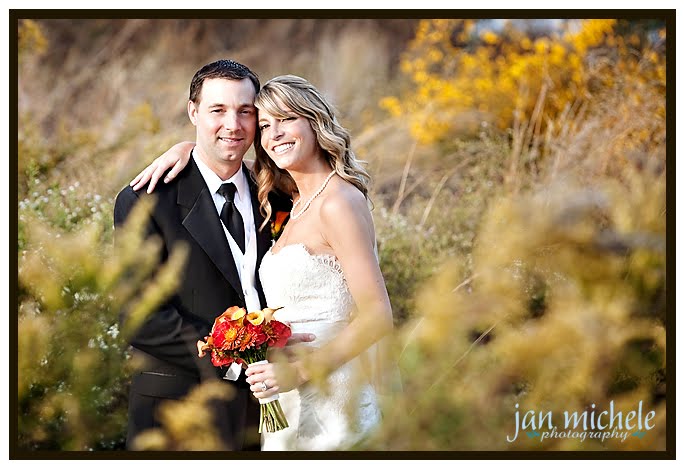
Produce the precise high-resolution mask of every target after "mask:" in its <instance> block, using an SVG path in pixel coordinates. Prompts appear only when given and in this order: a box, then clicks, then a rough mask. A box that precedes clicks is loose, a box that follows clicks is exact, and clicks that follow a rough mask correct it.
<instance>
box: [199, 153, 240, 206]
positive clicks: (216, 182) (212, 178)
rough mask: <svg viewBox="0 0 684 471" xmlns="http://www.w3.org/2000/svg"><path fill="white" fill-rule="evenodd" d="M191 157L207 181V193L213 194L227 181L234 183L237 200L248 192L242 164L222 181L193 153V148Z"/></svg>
mask: <svg viewBox="0 0 684 471" xmlns="http://www.w3.org/2000/svg"><path fill="white" fill-rule="evenodd" d="M192 158H193V159H195V163H196V164H197V168H199V171H200V173H201V174H202V177H203V178H204V181H205V182H206V183H207V186H208V187H209V194H211V195H213V194H214V193H216V192H217V191H218V189H219V188H220V187H221V185H222V184H224V183H229V182H230V183H234V184H235V187H236V188H237V194H238V197H237V199H238V200H241V199H243V198H244V197H245V196H246V195H248V194H249V185H248V183H247V176H246V175H245V172H243V171H242V165H240V168H239V169H238V171H237V172H235V174H233V176H232V177H230V178H229V179H228V180H225V181H223V180H221V178H219V176H218V175H216V174H215V173H214V171H213V170H212V169H210V168H209V167H208V166H207V164H205V163H204V162H203V161H202V159H200V158H199V157H197V156H196V155H195V152H194V150H193V152H192Z"/></svg>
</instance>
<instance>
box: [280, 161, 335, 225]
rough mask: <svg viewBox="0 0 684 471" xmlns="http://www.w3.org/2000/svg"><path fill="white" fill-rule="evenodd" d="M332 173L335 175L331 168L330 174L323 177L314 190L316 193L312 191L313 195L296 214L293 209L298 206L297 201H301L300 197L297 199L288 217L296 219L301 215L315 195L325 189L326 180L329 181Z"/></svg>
mask: <svg viewBox="0 0 684 471" xmlns="http://www.w3.org/2000/svg"><path fill="white" fill-rule="evenodd" d="M333 175H335V170H333V171H332V172H330V174H329V175H328V176H327V177H326V178H325V180H323V184H322V185H321V187H320V188H319V189H318V190H317V191H316V193H314V194H313V195H311V198H309V201H307V202H306V204H305V205H304V207H303V208H302V210H301V211H299V212H298V213H297V214H295V213H294V210H295V209H296V208H297V206H299V203H301V202H302V198H301V197H300V198H299V199H298V200H297V202H296V203H295V204H293V205H292V209H291V210H290V219H298V218H299V216H301V215H302V214H304V211H306V210H307V209H309V206H311V202H312V201H313V200H314V199H316V197H317V196H318V195H320V194H321V193H322V192H323V190H324V189H325V187H326V185H327V184H328V182H329V181H330V179H331V178H332V176H333Z"/></svg>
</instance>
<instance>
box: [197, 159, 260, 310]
mask: <svg viewBox="0 0 684 471" xmlns="http://www.w3.org/2000/svg"><path fill="white" fill-rule="evenodd" d="M192 158H193V159H194V160H195V163H196V164H197V167H198V168H199V171H200V173H201V174H202V177H203V178H204V181H205V182H206V184H207V187H208V188H209V193H210V194H211V196H212V198H213V200H214V206H215V207H216V212H217V214H219V215H220V214H221V209H222V208H223V203H225V202H226V199H225V198H224V197H223V196H221V195H220V194H218V193H217V192H218V189H219V188H220V187H221V185H222V184H224V183H234V184H235V187H236V188H237V191H236V192H235V206H237V208H238V211H240V215H241V216H242V222H243V223H244V225H245V253H244V254H243V253H242V251H241V250H240V247H238V245H237V243H235V239H233V236H232V235H231V234H230V232H228V229H227V228H226V226H225V225H224V224H223V221H221V225H222V227H223V232H224V233H225V235H226V240H228V245H229V246H230V251H231V253H232V255H233V260H235V267H236V268H237V271H238V275H239V276H240V283H241V284H242V294H243V295H244V296H245V304H246V306H245V307H246V308H247V312H253V311H258V310H260V309H261V302H260V301H259V293H258V292H257V290H256V280H255V274H256V258H257V244H256V229H255V227H254V213H253V212H252V197H251V195H250V193H249V184H248V182H247V175H245V172H243V170H242V166H240V169H239V170H238V171H237V172H235V175H233V176H232V177H230V178H229V179H228V180H226V181H223V180H221V178H219V176H218V175H216V174H215V173H214V172H213V171H212V170H211V169H210V168H209V167H208V166H207V165H206V164H205V163H204V162H202V159H200V158H198V157H196V156H195V153H194V152H193V154H192ZM228 307H230V306H226V308H228Z"/></svg>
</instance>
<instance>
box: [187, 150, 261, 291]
mask: <svg viewBox="0 0 684 471" xmlns="http://www.w3.org/2000/svg"><path fill="white" fill-rule="evenodd" d="M188 167H189V170H190V171H189V172H188V174H187V175H186V177H185V178H183V179H180V180H179V181H178V200H177V203H178V205H180V206H182V207H183V208H185V209H186V210H187V214H186V215H185V217H184V219H183V226H184V227H185V228H186V229H187V230H188V232H189V233H190V235H191V236H192V237H193V238H194V239H195V241H196V242H197V243H198V244H199V245H200V247H202V249H203V250H204V251H205V252H206V254H207V255H208V256H209V258H210V259H211V261H212V262H214V264H215V265H216V267H217V268H218V269H219V270H220V272H221V273H222V274H223V276H224V278H225V279H226V280H227V281H228V282H229V283H230V284H231V286H232V287H233V288H234V289H235V291H237V292H238V293H242V286H241V284H240V277H239V275H238V272H237V268H236V267H235V260H234V259H233V255H232V253H231V251H230V246H229V245H228V241H227V240H226V235H225V233H224V232H223V226H222V225H221V220H220V219H219V216H218V213H217V212H216V207H215V206H214V200H213V199H212V197H211V195H210V194H209V189H208V188H207V185H206V183H205V181H204V178H202V174H201V173H200V171H199V169H198V168H197V164H196V163H195V161H194V160H193V159H192V158H191V159H190V162H189V164H188ZM262 219H263V218H262ZM190 263H192V260H191V261H190Z"/></svg>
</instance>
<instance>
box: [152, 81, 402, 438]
mask: <svg viewBox="0 0 684 471" xmlns="http://www.w3.org/2000/svg"><path fill="white" fill-rule="evenodd" d="M255 106H256V107H257V109H258V120H259V122H258V129H259V133H257V137H259V135H260V143H261V145H260V146H259V145H257V146H255V147H256V162H255V165H254V172H255V175H256V179H257V182H258V185H259V202H260V206H261V210H262V212H263V213H264V214H265V216H266V221H268V220H269V219H270V216H271V213H272V208H271V206H270V204H269V201H268V194H269V192H270V191H271V190H272V189H274V188H275V187H278V188H279V189H284V190H286V191H288V192H289V193H290V194H291V195H293V207H292V211H291V213H290V220H289V222H288V223H287V225H286V226H285V229H284V231H283V232H282V234H281V235H280V237H279V238H278V240H277V241H276V242H275V243H274V245H273V246H272V247H271V249H270V250H269V251H268V253H267V254H266V255H265V256H264V258H263V260H262V262H261V266H260V268H259V276H260V278H261V283H262V286H263V290H264V295H265V297H266V302H267V305H268V306H270V307H279V306H283V308H282V309H280V310H279V311H277V313H276V315H275V317H276V318H277V319H278V320H280V321H284V322H288V323H289V324H290V326H291V328H292V331H293V333H300V332H301V333H305V332H306V333H314V334H315V335H316V340H315V341H314V342H310V343H309V344H307V346H310V347H313V348H311V349H307V351H306V352H304V354H302V352H301V351H299V352H297V351H296V350H295V349H296V346H293V347H291V348H290V351H286V352H285V353H287V355H281V356H280V358H279V359H278V358H272V359H271V362H269V363H266V364H261V365H254V366H250V367H249V368H248V369H247V371H246V374H247V377H248V378H247V382H248V383H249V384H250V385H251V390H252V392H253V393H254V396H255V397H257V398H259V399H265V398H269V397H271V396H273V395H276V394H277V395H279V400H280V403H281V406H282V408H283V411H284V412H285V416H286V418H287V420H288V422H289V427H288V428H286V429H284V430H281V431H278V432H273V433H268V432H265V433H263V434H262V450H288V451H291V450H335V449H345V448H347V447H350V446H352V445H353V444H354V443H357V442H358V441H359V440H362V439H363V437H364V436H366V435H367V434H368V433H370V432H371V431H372V430H373V428H374V427H376V426H377V425H378V424H379V421H380V407H379V403H378V389H377V384H376V382H375V381H374V380H375V379H377V378H379V374H378V372H377V371H376V368H374V367H377V366H378V365H377V363H376V362H373V361H364V360H367V359H369V358H370V356H369V355H368V353H369V351H371V349H372V347H373V346H374V345H376V344H377V342H378V341H379V340H380V339H381V338H383V337H384V336H385V335H387V334H388V333H389V332H390V331H391V329H392V325H393V323H392V310H391V306H390V301H389V297H388V295H387V290H386V288H385V283H384V279H383V276H382V273H381V271H380V267H379V264H378V259H377V253H376V247H375V229H374V225H373V219H372V216H371V213H370V210H369V199H368V183H369V176H368V174H367V173H366V171H365V170H364V169H363V168H362V167H361V165H360V164H359V162H358V161H357V160H356V157H355V155H354V153H353V152H352V150H351V146H350V140H351V139H350V136H349V133H348V132H347V131H346V130H345V129H344V128H343V127H342V126H340V124H339V123H338V121H337V119H336V117H335V114H334V111H333V108H332V106H331V105H330V104H329V103H328V102H327V101H326V99H325V98H324V97H323V96H322V95H321V93H320V92H319V91H318V90H317V89H316V88H315V87H314V86H313V85H311V84H310V83H309V82H308V81H306V80H304V79H302V78H300V77H297V76H293V75H284V76H279V77H276V78H274V79H271V80H270V81H268V82H267V83H266V84H265V85H264V86H263V88H262V89H261V90H260V91H259V93H258V94H257V97H256V100H255ZM173 151H174V150H173V148H172V149H171V150H170V151H169V152H173ZM188 154H189V153H188V152H177V153H176V160H177V161H179V162H178V163H176V162H175V161H174V163H175V164H176V168H175V169H174V170H176V173H177V171H178V166H179V165H184V164H185V162H181V161H182V160H183V159H187V156H188ZM160 165H167V168H168V167H170V166H171V165H173V164H168V162H165V163H163V164H161V163H160ZM286 350H287V348H286ZM359 378H361V379H360V380H359ZM352 385H358V387H352Z"/></svg>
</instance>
